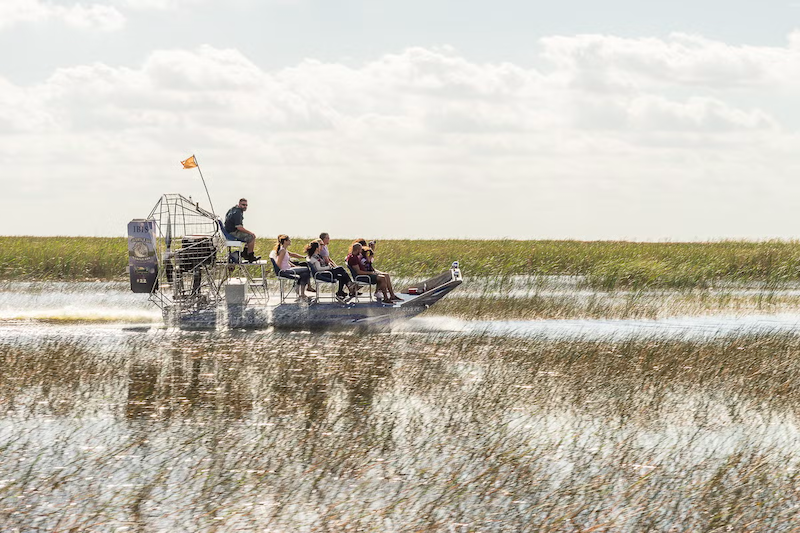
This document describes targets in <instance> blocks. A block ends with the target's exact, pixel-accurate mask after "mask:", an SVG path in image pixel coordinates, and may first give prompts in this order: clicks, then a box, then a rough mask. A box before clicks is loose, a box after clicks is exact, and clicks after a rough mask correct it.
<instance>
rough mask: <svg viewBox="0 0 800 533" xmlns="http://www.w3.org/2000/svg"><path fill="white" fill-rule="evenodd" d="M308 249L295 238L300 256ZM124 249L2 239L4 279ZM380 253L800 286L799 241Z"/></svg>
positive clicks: (383, 260)
mask: <svg viewBox="0 0 800 533" xmlns="http://www.w3.org/2000/svg"><path fill="white" fill-rule="evenodd" d="M334 237H335V236H334ZM306 241H308V239H307V238H301V237H297V238H296V239H295V242H296V245H295V248H296V249H297V250H296V251H298V252H300V251H302V243H304V242H306ZM348 244H349V242H347V241H346V240H335V241H334V242H333V243H332V245H331V254H332V256H333V257H334V258H336V259H342V258H344V256H345V255H346V253H347V252H346V248H347V245H348ZM271 245H272V244H271V240H270V239H260V240H259V242H258V244H257V247H256V252H257V253H258V254H259V255H262V256H266V254H267V253H268V252H269V249H270V247H271ZM126 246H127V245H126V240H125V239H124V238H89V237H0V278H2V279H27V280H30V279H40V280H41V279H61V280H81V279H106V280H110V279H114V280H120V279H124V276H125V267H126V265H127V247H126ZM377 252H378V254H377V259H378V262H377V263H376V264H377V266H378V267H379V268H380V269H383V270H386V271H388V272H392V273H394V274H395V275H397V276H400V277H406V278H413V279H418V278H419V277H420V276H428V275H434V274H437V273H439V272H441V271H442V270H443V269H445V268H447V267H449V265H450V263H451V262H452V261H454V260H459V261H461V265H462V267H463V270H464V272H465V274H466V275H468V276H472V277H498V276H499V277H502V276H517V275H525V276H555V275H558V276H582V277H584V278H585V280H586V283H587V284H588V285H589V286H591V287H593V288H598V289H604V290H612V289H616V288H628V289H643V288H659V287H660V288H674V289H689V288H707V287H712V286H714V285H715V284H717V283H719V282H724V281H737V282H751V283H759V284H761V285H762V286H763V287H764V288H775V287H779V286H780V285H781V284H785V283H794V282H798V281H800V270H798V265H800V243H799V242H797V241H764V242H745V241H719V242H708V243H669V242H666V243H635V242H622V241H619V242H615V241H593V242H582V241H515V240H500V241H476V240H387V241H380V242H379V243H378V249H377Z"/></svg>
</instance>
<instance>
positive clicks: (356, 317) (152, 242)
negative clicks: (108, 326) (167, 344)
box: [128, 194, 462, 329]
mask: <svg viewBox="0 0 800 533" xmlns="http://www.w3.org/2000/svg"><path fill="white" fill-rule="evenodd" d="M243 245H244V243H242V242H240V241H237V240H235V239H233V238H232V237H231V236H230V235H228V234H227V233H226V232H225V228H224V226H223V224H222V222H221V221H220V220H219V219H218V218H217V216H216V215H215V214H214V213H212V212H210V211H207V210H205V209H203V208H202V207H200V205H199V203H196V202H193V201H192V200H191V198H186V197H184V196H182V195H180V194H165V195H162V196H161V198H160V199H159V200H158V202H157V203H156V205H155V207H154V208H153V210H152V211H151V212H150V214H149V215H148V216H147V218H143V219H133V220H132V221H131V222H129V223H128V272H129V274H130V284H131V290H132V291H133V292H135V293H140V294H147V295H148V297H149V299H150V301H151V302H152V303H153V304H155V305H156V306H157V307H159V308H160V309H161V311H162V315H163V317H164V321H165V323H166V324H167V325H168V326H173V327H180V328H182V329H216V328H218V327H223V328H224V327H229V328H263V327H270V326H272V327H278V328H309V329H311V328H330V327H342V326H344V327H348V326H387V325H389V324H391V323H392V322H394V321H397V320H403V319H408V318H411V317H413V316H416V315H418V314H420V313H422V312H423V311H425V310H426V309H428V308H429V307H430V306H432V305H433V304H435V303H436V302H438V301H439V300H441V299H442V298H444V297H445V296H446V295H447V294H449V293H450V292H451V291H452V290H453V289H455V288H456V287H458V286H459V285H460V284H461V282H462V277H461V271H460V269H459V265H458V262H457V261H455V262H453V263H452V265H451V266H450V268H449V269H448V270H446V271H444V272H442V273H441V274H439V275H438V276H435V277H433V278H430V279H427V280H424V281H421V282H419V283H414V284H412V285H409V286H408V287H407V288H405V289H403V290H402V291H400V297H401V301H398V302H391V303H384V302H381V301H379V300H378V299H377V297H376V294H375V293H374V292H373V287H374V286H373V285H371V284H370V283H369V278H362V277H358V276H357V277H356V279H355V280H354V281H355V282H356V284H357V285H358V286H359V295H357V296H355V297H354V298H351V299H349V300H347V301H341V300H339V299H337V298H336V297H335V290H336V284H335V283H334V282H333V280H332V278H331V277H330V276H329V277H326V276H325V273H324V272H317V273H315V275H314V279H315V281H316V287H317V292H316V293H315V295H314V297H313V298H312V299H310V300H307V299H301V298H299V297H297V295H296V290H295V283H296V279H294V278H292V277H291V276H289V275H287V274H286V273H282V272H281V271H280V270H278V268H277V266H276V265H274V262H272V261H271V260H259V261H255V262H246V261H243V260H241V251H242V250H243ZM270 278H272V279H271V281H272V283H268V281H270ZM276 282H277V283H276ZM270 285H272V290H270ZM276 285H277V287H276Z"/></svg>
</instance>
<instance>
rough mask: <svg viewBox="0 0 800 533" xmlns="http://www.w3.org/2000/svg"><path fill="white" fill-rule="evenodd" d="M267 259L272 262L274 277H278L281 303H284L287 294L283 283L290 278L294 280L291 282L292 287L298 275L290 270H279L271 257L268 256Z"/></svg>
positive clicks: (298, 277)
mask: <svg viewBox="0 0 800 533" xmlns="http://www.w3.org/2000/svg"><path fill="white" fill-rule="evenodd" d="M269 260H270V262H271V263H272V271H273V272H275V277H276V278H278V282H279V283H280V291H281V303H284V302H285V301H286V296H287V294H286V293H285V291H284V289H283V284H284V283H286V282H287V281H289V280H291V281H293V282H294V283H293V284H292V287H294V285H295V284H297V282H298V280H299V279H300V275H299V274H295V273H294V272H292V271H291V270H281V269H280V268H279V267H278V263H276V262H275V259H273V258H272V257H270V258H269Z"/></svg>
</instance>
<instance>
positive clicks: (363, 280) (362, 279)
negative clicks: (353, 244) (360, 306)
mask: <svg viewBox="0 0 800 533" xmlns="http://www.w3.org/2000/svg"><path fill="white" fill-rule="evenodd" d="M344 264H346V265H347V268H348V270H350V276H351V277H352V278H353V281H355V282H356V285H358V288H361V287H369V301H370V302H371V301H372V300H374V298H373V296H372V287H373V286H376V285H377V283H372V279H370V277H369V276H366V275H364V274H361V275H360V276H359V275H358V274H356V271H355V269H354V268H353V267H351V266H350V265H348V264H347V259H345V261H344ZM356 301H358V296H357V295H356Z"/></svg>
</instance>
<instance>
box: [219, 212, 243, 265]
mask: <svg viewBox="0 0 800 533" xmlns="http://www.w3.org/2000/svg"><path fill="white" fill-rule="evenodd" d="M217 227H218V228H219V231H220V233H222V236H223V237H224V238H225V247H226V248H228V263H240V262H241V251H242V249H243V248H244V244H245V243H244V242H242V241H240V240H239V239H237V238H236V237H234V236H233V235H231V234H230V233H228V232H227V230H226V229H225V224H223V223H222V221H221V220H220V219H217ZM236 252H240V253H238V254H237V253H236Z"/></svg>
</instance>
